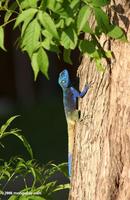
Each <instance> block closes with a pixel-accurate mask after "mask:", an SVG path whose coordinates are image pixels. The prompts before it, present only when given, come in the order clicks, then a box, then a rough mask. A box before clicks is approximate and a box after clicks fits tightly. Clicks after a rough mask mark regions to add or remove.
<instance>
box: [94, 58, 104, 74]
mask: <svg viewBox="0 0 130 200" xmlns="http://www.w3.org/2000/svg"><path fill="white" fill-rule="evenodd" d="M95 62H96V68H97V70H98V71H99V72H105V69H106V68H105V67H104V66H103V65H102V63H101V59H95Z"/></svg>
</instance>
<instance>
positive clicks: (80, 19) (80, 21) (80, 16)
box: [77, 5, 91, 33]
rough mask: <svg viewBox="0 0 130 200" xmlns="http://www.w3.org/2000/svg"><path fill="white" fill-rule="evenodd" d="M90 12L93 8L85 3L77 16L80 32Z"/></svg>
mask: <svg viewBox="0 0 130 200" xmlns="http://www.w3.org/2000/svg"><path fill="white" fill-rule="evenodd" d="M90 14H91V9H90V7H89V6H87V5H85V6H83V7H82V8H81V9H80V11H79V14H78V18H77V29H78V33H79V32H80V31H81V30H82V29H83V28H84V26H85V24H86V22H87V20H88V18H89V16H90Z"/></svg>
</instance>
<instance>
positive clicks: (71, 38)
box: [61, 27, 78, 49]
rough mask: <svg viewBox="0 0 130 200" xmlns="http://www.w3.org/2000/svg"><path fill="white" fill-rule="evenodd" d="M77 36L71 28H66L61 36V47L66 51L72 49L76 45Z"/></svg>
mask: <svg viewBox="0 0 130 200" xmlns="http://www.w3.org/2000/svg"><path fill="white" fill-rule="evenodd" d="M77 40H78V38H77V34H76V32H75V30H74V29H73V28H72V27H68V28H67V29H66V30H65V31H63V32H62V34H61V45H62V46H63V47H65V48H66V49H74V48H75V47H76V45H77Z"/></svg>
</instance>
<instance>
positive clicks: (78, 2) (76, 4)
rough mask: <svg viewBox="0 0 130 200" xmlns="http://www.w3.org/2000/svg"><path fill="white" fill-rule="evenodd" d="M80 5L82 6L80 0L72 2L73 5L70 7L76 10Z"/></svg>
mask: <svg viewBox="0 0 130 200" xmlns="http://www.w3.org/2000/svg"><path fill="white" fill-rule="evenodd" d="M79 4H80V0H72V1H71V4H70V7H71V8H72V9H73V10H75V9H77V8H78V7H79Z"/></svg>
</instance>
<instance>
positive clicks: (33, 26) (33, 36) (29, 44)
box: [21, 19, 41, 58]
mask: <svg viewBox="0 0 130 200" xmlns="http://www.w3.org/2000/svg"><path fill="white" fill-rule="evenodd" d="M40 34H41V27H40V25H39V23H38V21H37V19H34V20H33V21H32V22H30V23H29V25H28V26H27V28H26V30H25V33H24V36H23V40H22V45H21V47H22V49H23V51H27V52H28V54H29V56H30V58H31V56H32V54H33V52H34V51H36V49H38V47H39V38H40Z"/></svg>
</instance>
